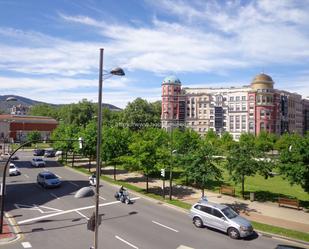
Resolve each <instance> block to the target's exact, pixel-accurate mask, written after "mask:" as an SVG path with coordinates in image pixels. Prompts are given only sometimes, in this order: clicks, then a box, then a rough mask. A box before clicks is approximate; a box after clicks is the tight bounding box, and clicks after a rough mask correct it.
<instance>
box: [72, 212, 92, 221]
mask: <svg viewBox="0 0 309 249" xmlns="http://www.w3.org/2000/svg"><path fill="white" fill-rule="evenodd" d="M75 212H76V213H78V214H79V215H80V216H82V217H84V218H85V219H86V220H89V218H88V217H87V216H86V215H84V214H82V213H81V212H79V211H78V210H76V211H75Z"/></svg>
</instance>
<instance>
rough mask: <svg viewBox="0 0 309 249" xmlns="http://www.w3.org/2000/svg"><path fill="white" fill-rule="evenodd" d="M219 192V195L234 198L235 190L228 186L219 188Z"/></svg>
mask: <svg viewBox="0 0 309 249" xmlns="http://www.w3.org/2000/svg"><path fill="white" fill-rule="evenodd" d="M219 192H220V194H227V195H232V196H235V188H233V187H230V186H225V185H222V186H221V187H220V190H219Z"/></svg>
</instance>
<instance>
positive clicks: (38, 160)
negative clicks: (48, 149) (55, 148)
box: [34, 158, 43, 162]
mask: <svg viewBox="0 0 309 249" xmlns="http://www.w3.org/2000/svg"><path fill="white" fill-rule="evenodd" d="M34 161H37V162H41V161H43V160H42V159H41V158H36V159H34Z"/></svg>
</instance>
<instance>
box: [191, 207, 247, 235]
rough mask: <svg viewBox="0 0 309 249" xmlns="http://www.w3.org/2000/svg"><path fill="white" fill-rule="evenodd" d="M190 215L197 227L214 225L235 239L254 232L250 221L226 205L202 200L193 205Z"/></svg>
mask: <svg viewBox="0 0 309 249" xmlns="http://www.w3.org/2000/svg"><path fill="white" fill-rule="evenodd" d="M190 217H191V218H192V220H193V223H194V225H195V226H196V227H203V226H208V227H212V228H215V229H218V230H221V231H223V232H226V233H227V234H228V235H229V236H230V237H231V238H233V239H238V238H243V237H247V236H249V235H251V234H252V233H253V227H252V225H251V223H250V221H248V220H247V219H245V218H243V217H241V216H239V215H238V214H237V213H236V212H235V211H234V210H233V209H232V208H230V207H228V206H226V205H221V204H216V203H212V202H208V201H200V202H198V203H196V204H194V205H193V206H192V207H191V209H190Z"/></svg>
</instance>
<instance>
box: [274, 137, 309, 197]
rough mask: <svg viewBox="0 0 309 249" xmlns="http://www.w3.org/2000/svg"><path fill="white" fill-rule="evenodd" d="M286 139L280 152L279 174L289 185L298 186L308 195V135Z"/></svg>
mask: <svg viewBox="0 0 309 249" xmlns="http://www.w3.org/2000/svg"><path fill="white" fill-rule="evenodd" d="M288 137H289V139H288V141H289V143H288V144H287V143H286V145H287V146H283V147H282V148H281V150H280V165H279V168H280V172H281V173H282V174H283V175H284V177H285V178H286V179H287V180H288V181H289V182H290V183H291V184H299V185H300V186H301V187H302V188H303V189H304V191H306V192H307V193H309V149H308V148H309V133H308V132H307V134H306V135H305V136H304V137H301V136H299V135H297V134H291V135H288ZM285 138H287V137H285Z"/></svg>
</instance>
